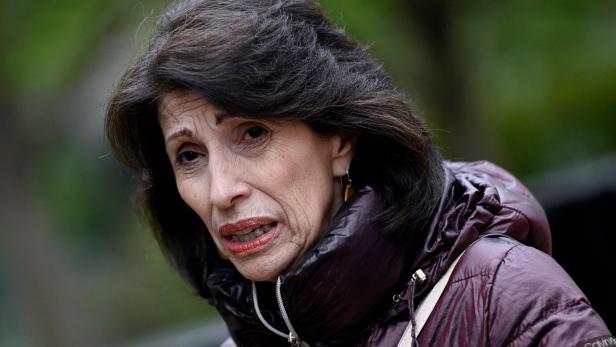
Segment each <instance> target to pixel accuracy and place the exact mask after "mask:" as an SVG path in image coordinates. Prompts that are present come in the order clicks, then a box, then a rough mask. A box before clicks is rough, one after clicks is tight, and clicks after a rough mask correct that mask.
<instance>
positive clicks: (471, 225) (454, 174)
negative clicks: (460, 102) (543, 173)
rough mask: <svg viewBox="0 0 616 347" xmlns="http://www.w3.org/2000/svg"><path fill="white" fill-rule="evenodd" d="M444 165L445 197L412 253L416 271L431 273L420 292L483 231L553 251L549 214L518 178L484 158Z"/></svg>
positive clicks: (483, 233) (438, 276) (434, 280)
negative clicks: (547, 214)
mask: <svg viewBox="0 0 616 347" xmlns="http://www.w3.org/2000/svg"><path fill="white" fill-rule="evenodd" d="M444 167H445V171H446V175H447V180H446V181H447V183H446V184H445V192H444V194H443V198H444V199H443V200H442V201H441V206H439V210H438V211H437V212H436V213H435V215H434V217H433V220H432V223H431V226H430V228H429V230H428V231H427V233H426V234H425V238H424V239H423V241H420V242H419V243H418V244H419V245H421V248H415V249H414V252H413V253H414V255H415V259H414V261H413V265H412V266H411V268H412V269H413V270H412V271H415V270H417V269H422V270H423V271H424V272H426V274H427V275H428V281H427V283H426V284H424V286H423V287H422V288H421V290H420V291H419V292H418V295H419V296H421V294H423V293H424V292H425V291H426V290H427V289H429V288H431V287H432V285H433V284H434V283H436V281H438V279H439V278H440V277H441V275H442V274H443V273H444V272H445V271H446V270H447V268H448V267H449V265H451V263H452V262H453V261H454V260H455V258H456V257H457V256H458V255H459V254H460V253H462V252H463V251H464V250H465V249H466V248H467V247H468V246H470V245H471V244H472V243H473V242H474V241H475V240H477V239H478V238H479V237H480V236H482V235H486V234H503V235H507V236H509V237H512V238H514V239H516V240H518V241H520V242H522V243H524V244H526V245H528V246H531V247H534V248H537V249H539V250H541V251H543V252H545V253H547V254H551V252H552V239H551V235H550V228H549V225H548V221H547V217H546V215H545V212H544V211H543V208H541V205H539V203H538V202H537V200H536V199H535V198H534V197H533V195H532V194H531V193H530V192H529V191H528V189H527V188H526V187H524V185H523V184H522V183H521V182H520V181H519V180H518V179H517V178H515V177H513V176H512V175H511V174H510V173H509V172H507V171H505V170H504V169H502V168H500V167H498V166H496V165H494V164H492V163H490V162H486V161H480V162H471V163H464V162H444Z"/></svg>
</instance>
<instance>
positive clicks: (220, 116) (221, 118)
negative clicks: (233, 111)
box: [214, 111, 237, 125]
mask: <svg viewBox="0 0 616 347" xmlns="http://www.w3.org/2000/svg"><path fill="white" fill-rule="evenodd" d="M233 117H237V116H234V115H230V114H228V113H226V112H224V111H219V112H216V114H215V115H214V118H215V119H216V125H220V124H222V122H224V121H225V120H226V119H227V118H233Z"/></svg>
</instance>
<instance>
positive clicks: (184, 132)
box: [165, 111, 238, 144]
mask: <svg viewBox="0 0 616 347" xmlns="http://www.w3.org/2000/svg"><path fill="white" fill-rule="evenodd" d="M234 117H238V116H235V115H231V114H228V113H226V112H222V111H221V112H217V113H216V114H215V115H214V118H215V119H216V125H220V124H222V123H223V122H224V121H225V120H226V119H228V118H234ZM183 136H185V137H189V138H190V137H194V133H193V132H192V130H190V129H188V128H181V129H180V130H178V131H175V132H173V133H172V134H171V135H169V137H167V139H166V140H165V143H167V144H168V143H169V142H171V141H172V140H174V139H176V138H178V137H183Z"/></svg>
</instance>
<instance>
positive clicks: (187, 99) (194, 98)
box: [157, 91, 231, 125]
mask: <svg viewBox="0 0 616 347" xmlns="http://www.w3.org/2000/svg"><path fill="white" fill-rule="evenodd" d="M157 114H158V121H159V123H160V124H161V125H163V124H169V123H178V122H181V121H182V119H185V118H191V119H194V118H195V117H197V118H202V119H205V118H206V115H208V114H211V115H213V116H214V120H215V124H216V125H218V124H220V123H222V122H223V121H224V120H225V119H226V118H229V117H231V116H230V115H229V114H227V113H226V112H224V111H222V110H220V109H218V108H217V107H216V106H214V105H213V104H212V103H211V102H209V101H208V100H207V99H206V98H204V97H203V96H201V95H199V94H198V93H196V92H192V91H171V92H168V93H165V94H163V95H162V97H160V99H159V100H158V104H157Z"/></svg>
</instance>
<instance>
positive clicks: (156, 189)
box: [106, 0, 444, 296]
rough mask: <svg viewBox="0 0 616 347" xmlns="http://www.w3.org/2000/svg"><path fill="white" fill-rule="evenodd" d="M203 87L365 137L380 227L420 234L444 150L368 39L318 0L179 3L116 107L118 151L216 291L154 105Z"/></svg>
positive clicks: (248, 110) (365, 163)
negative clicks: (357, 37)
mask: <svg viewBox="0 0 616 347" xmlns="http://www.w3.org/2000/svg"><path fill="white" fill-rule="evenodd" d="M175 90H186V91H192V92H196V93H198V94H200V95H201V96H203V97H204V98H206V99H207V100H208V101H209V102H211V103H212V104H214V105H215V106H217V107H218V108H221V109H223V110H224V111H226V112H228V113H229V114H234V115H239V116H246V117H255V118H262V119H264V118H277V119H284V120H295V121H301V122H305V123H307V124H308V125H310V126H311V127H312V128H313V129H315V130H316V131H317V132H319V133H324V134H329V133H339V134H343V135H344V134H351V135H353V136H357V143H356V148H355V155H354V158H353V161H352V164H351V167H350V173H351V177H352V180H353V184H354V186H355V188H356V189H357V188H359V187H362V186H366V185H369V186H371V187H373V188H374V190H375V191H376V192H377V193H378V194H380V196H381V197H382V199H383V202H384V206H385V207H384V208H383V210H382V211H375V219H376V221H377V222H378V223H379V225H380V226H381V227H382V230H383V232H390V233H397V234H398V235H400V237H410V235H413V234H416V233H421V232H422V230H424V229H425V228H426V227H427V224H429V223H428V222H429V220H430V217H431V215H432V213H433V211H434V210H435V207H436V206H437V205H438V201H439V199H440V196H441V193H442V185H443V181H444V178H443V177H444V172H443V169H442V159H441V157H440V155H439V153H438V151H437V150H436V149H435V147H434V145H433V144H432V142H431V139H430V137H429V135H428V132H427V130H426V127H425V126H424V124H423V123H422V122H421V121H420V120H419V119H418V118H417V117H415V116H414V115H413V114H412V112H411V111H410V108H409V106H408V104H407V103H406V101H405V97H404V95H403V93H402V92H401V91H399V90H398V89H397V88H396V87H395V86H394V84H393V83H392V81H391V79H390V77H389V76H388V75H387V74H386V73H385V72H384V71H383V69H382V67H381V66H380V65H379V64H377V63H376V62H375V61H373V60H372V59H371V58H370V57H369V56H368V54H367V53H366V50H365V48H364V47H362V46H361V45H360V44H358V43H357V42H356V41H354V40H353V39H351V38H350V37H349V36H347V35H345V33H344V32H343V31H342V30H341V29H339V28H337V27H336V26H334V25H333V24H332V23H331V22H330V21H329V20H328V19H327V17H326V16H325V15H324V14H323V13H322V11H321V10H320V8H319V7H318V6H317V5H316V4H315V3H313V2H312V1H310V0H235V1H233V0H200V1H184V2H180V3H178V4H176V5H175V6H174V7H172V8H170V9H169V10H168V11H167V13H166V14H165V15H164V16H163V17H162V19H161V20H160V22H159V26H158V32H157V34H156V36H155V37H154V38H153V40H152V42H151V43H150V46H149V48H148V49H147V51H146V52H145V53H144V54H142V55H141V56H140V57H139V58H138V59H137V60H136V62H135V63H134V64H133V65H132V66H131V67H130V68H129V69H128V71H127V72H126V73H125V74H124V76H123V78H122V80H121V82H120V83H119V85H118V86H117V88H116V90H115V92H114V94H113V95H112V97H111V99H110V101H109V104H108V109H107V118H106V131H107V136H108V139H109V141H110V144H111V147H112V150H113V152H114V153H115V154H116V156H117V157H118V159H119V160H120V161H122V162H123V163H124V164H126V165H127V166H128V167H130V168H132V169H135V170H136V171H137V172H139V173H140V177H141V182H142V188H143V189H142V190H141V193H140V197H141V199H140V201H141V203H142V205H141V206H142V208H143V211H144V212H145V215H146V216H147V217H148V218H149V222H150V224H151V226H152V227H153V230H154V233H155V236H156V238H157V240H158V241H159V243H160V245H161V248H162V249H163V251H164V252H165V254H166V255H167V256H168V257H169V259H170V260H171V261H172V262H173V263H174V265H175V266H176V267H177V268H178V269H179V271H180V272H181V273H182V274H183V275H184V277H185V278H186V279H188V280H189V282H190V283H191V284H192V285H193V286H194V287H195V288H196V289H197V290H198V292H199V293H200V294H201V295H203V296H207V289H206V288H204V281H203V279H204V276H205V274H206V270H207V266H206V265H207V264H208V263H209V261H213V259H216V257H217V252H216V251H215V248H214V247H215V246H214V244H213V242H212V240H211V238H210V236H209V233H208V232H207V230H206V227H205V225H204V223H203V222H202V221H201V220H200V219H199V217H198V216H197V215H196V213H194V212H193V211H192V210H191V209H190V208H189V207H188V206H187V205H186V204H185V203H184V202H183V201H182V199H181V197H180V195H179V193H178V191H177V188H176V185H175V178H174V175H173V172H172V169H171V165H170V163H169V160H168V159H167V156H166V154H165V150H164V143H163V139H162V135H161V130H160V127H159V124H158V121H157V104H158V101H159V99H160V97H161V96H162V95H164V94H165V93H168V92H170V91H175Z"/></svg>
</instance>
